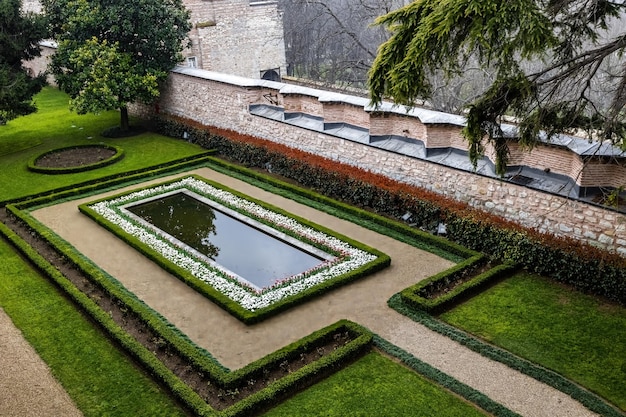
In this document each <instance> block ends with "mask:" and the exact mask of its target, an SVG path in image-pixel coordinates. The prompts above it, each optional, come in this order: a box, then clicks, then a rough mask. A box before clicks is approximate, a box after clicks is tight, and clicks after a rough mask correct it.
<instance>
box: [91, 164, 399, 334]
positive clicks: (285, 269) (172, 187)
mask: <svg viewBox="0 0 626 417" xmlns="http://www.w3.org/2000/svg"><path fill="white" fill-rule="evenodd" d="M79 209H80V211H81V212H82V213H84V214H86V215H88V216H90V217H91V218H93V219H94V220H95V221H97V222H98V223H100V224H102V225H103V226H104V227H106V228H107V229H109V230H110V231H112V232H113V233H115V234H116V235H118V236H119V237H120V238H122V239H123V240H125V241H126V242H128V243H129V244H130V245H131V246H133V247H134V248H136V249H138V250H139V251H141V252H142V253H144V254H146V255H147V256H149V257H150V259H152V260H153V261H155V262H157V263H158V264H160V265H162V266H163V267H165V268H167V269H168V271H171V272H172V274H173V275H174V276H176V277H178V278H179V279H181V280H183V281H184V282H185V283H187V284H188V285H190V286H192V287H193V288H194V289H196V290H197V291H199V292H201V293H202V294H203V295H205V296H206V297H208V298H210V299H211V300H214V301H215V302H217V303H218V304H219V305H220V306H222V307H224V308H225V309H227V310H228V311H229V312H231V313H232V314H234V315H236V316H237V317H238V318H241V319H242V320H246V321H251V322H253V321H254V320H256V316H255V314H258V317H265V315H267V314H270V313H269V312H270V311H271V308H272V306H273V305H274V304H280V305H281V307H280V309H283V308H286V306H291V305H295V304H297V303H301V302H303V301H304V300H306V299H308V298H309V297H314V296H318V295H320V294H321V293H324V292H326V291H329V290H330V289H332V288H335V287H337V286H339V285H344V284H346V283H348V282H352V281H354V280H355V279H359V278H361V277H363V276H365V275H367V274H369V273H372V271H376V270H380V269H382V268H384V267H386V266H388V265H389V263H390V259H389V257H388V256H386V255H385V254H383V253H381V252H379V251H376V250H375V249H373V248H370V247H367V246H365V245H362V244H360V243H359V242H356V241H350V242H348V241H347V240H346V239H345V238H344V237H343V236H341V235H338V234H336V233H334V232H332V231H330V230H327V229H325V230H322V229H323V228H322V227H321V226H318V225H315V224H313V223H311V222H309V221H307V220H306V219H301V218H297V217H295V216H293V215H290V214H289V213H285V212H282V210H281V209H280V208H277V207H273V206H270V205H268V204H265V203H264V202H261V201H258V200H256V201H253V200H251V199H250V198H249V197H248V196H245V195H243V194H238V193H237V192H233V191H231V190H228V189H225V188H224V187H223V186H221V185H220V184H217V183H214V182H211V181H209V180H207V179H204V178H199V177H196V176H189V177H185V178H180V179H177V180H173V181H169V182H164V183H162V184H159V185H153V186H149V187H146V188H142V189H138V190H134V191H129V192H125V193H122V194H119V195H117V196H113V197H106V198H103V199H101V200H98V201H94V202H91V203H85V204H81V205H80V206H79ZM231 301H234V302H235V304H236V305H235V304H233V303H232V302H231ZM277 308H279V307H278V306H277ZM257 312H258V313H257Z"/></svg>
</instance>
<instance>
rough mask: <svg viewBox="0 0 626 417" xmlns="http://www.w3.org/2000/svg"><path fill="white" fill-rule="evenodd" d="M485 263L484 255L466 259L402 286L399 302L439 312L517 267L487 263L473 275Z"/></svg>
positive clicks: (427, 310)
mask: <svg viewBox="0 0 626 417" xmlns="http://www.w3.org/2000/svg"><path fill="white" fill-rule="evenodd" d="M486 264H488V259H487V257H486V256H484V255H477V256H474V257H472V258H469V259H467V260H466V261H464V262H461V263H459V264H457V265H455V266H453V267H452V268H449V269H447V270H445V271H442V272H440V273H438V274H436V275H433V276H432V277H430V278H428V279H425V280H422V281H420V282H418V283H417V284H415V285H412V286H410V287H408V288H406V289H404V290H403V291H401V292H400V296H401V297H402V301H403V302H404V303H406V304H407V305H410V306H411V307H413V308H418V309H420V310H423V311H426V312H428V313H430V314H439V313H441V312H442V311H444V310H445V309H447V308H449V307H450V306H453V305H455V304H457V303H459V302H460V301H462V300H463V299H466V298H468V297H470V296H472V295H474V294H476V293H478V292H480V291H481V290H482V289H483V288H484V287H485V286H487V285H490V284H493V283H494V282H496V281H497V280H499V279H502V278H503V277H505V276H507V275H509V274H511V273H513V272H514V271H515V270H517V269H518V267H517V266H516V265H514V264H500V265H496V266H494V267H490V266H488V265H487V268H488V269H487V270H486V271H484V272H482V273H476V274H475V271H476V270H477V269H479V268H481V267H483V266H485V265H486ZM457 282H460V283H459V284H456V283H457Z"/></svg>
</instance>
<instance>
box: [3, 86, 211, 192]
mask: <svg viewBox="0 0 626 417" xmlns="http://www.w3.org/2000/svg"><path fill="white" fill-rule="evenodd" d="M36 103H37V106H38V108H39V110H38V112H37V113H34V114H30V115H28V116H24V117H20V118H17V119H15V120H12V121H10V122H9V123H7V125H6V126H0V163H1V164H2V172H1V173H0V180H1V181H2V187H1V188H0V201H1V200H7V199H11V198H18V197H23V196H25V195H29V194H33V193H36V192H40V191H45V190H50V189H53V188H57V187H60V186H62V185H68V184H75V183H79V182H82V181H87V180H91V179H94V178H101V177H104V176H106V175H111V174H114V173H117V172H125V171H130V170H134V169H138V168H142V167H147V166H151V165H156V164H159V163H162V162H166V161H171V160H174V159H177V158H183V157H185V156H190V155H195V154H199V153H202V152H204V151H206V150H205V149H202V148H200V147H199V146H196V145H192V144H189V143H187V142H184V141H181V140H176V139H171V138H167V137H165V136H162V135H158V134H155V133H150V132H147V133H143V134H141V135H138V136H133V137H130V138H124V139H110V138H105V137H103V136H101V133H102V132H103V131H104V130H105V129H107V128H110V127H111V126H116V125H117V124H119V113H118V112H115V111H111V112H105V113H101V114H97V115H94V114H86V115H78V114H76V113H72V112H70V111H69V110H68V97H67V96H66V95H65V94H63V93H61V92H59V91H58V90H56V89H54V88H51V87H47V88H44V90H43V91H42V92H41V93H39V94H38V95H37V96H36ZM89 143H107V144H111V145H115V146H118V147H121V148H123V149H124V151H125V156H124V158H123V159H122V160H121V161H119V162H117V163H115V164H113V165H110V166H107V167H104V168H100V169H97V170H93V171H85V172H80V173H73V174H62V175H41V174H38V173H35V172H31V171H29V170H28V169H27V164H28V161H29V160H30V159H32V158H35V157H37V156H38V155H40V154H42V153H44V152H45V151H48V150H51V149H56V148H63V147H67V146H72V145H76V144H89Z"/></svg>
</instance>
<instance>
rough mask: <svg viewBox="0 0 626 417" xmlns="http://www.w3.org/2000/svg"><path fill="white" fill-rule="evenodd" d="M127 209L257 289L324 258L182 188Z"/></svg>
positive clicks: (304, 268)
mask: <svg viewBox="0 0 626 417" xmlns="http://www.w3.org/2000/svg"><path fill="white" fill-rule="evenodd" d="M125 209H126V210H128V211H130V212H131V213H133V214H135V215H136V216H138V217H140V218H142V219H143V220H145V221H147V222H148V223H150V224H152V225H153V226H155V227H157V228H158V229H160V230H162V231H163V232H165V233H167V234H169V235H171V236H172V237H174V238H175V239H177V240H179V241H181V242H183V243H184V244H186V245H188V246H190V247H191V248H193V249H195V250H196V251H198V252H200V253H201V254H203V255H205V256H207V257H208V258H210V259H211V260H213V261H215V262H216V263H217V264H219V265H221V266H222V267H223V268H226V269H228V270H229V271H231V272H233V273H235V274H236V275H238V276H240V277H242V278H243V279H245V280H246V281H248V282H250V283H252V284H254V285H255V286H256V287H258V288H264V287H267V286H270V285H272V284H274V283H275V282H277V281H280V280H282V279H285V278H288V277H290V276H292V275H296V274H299V273H301V272H304V271H306V270H309V269H312V268H314V267H316V266H318V265H319V264H321V263H322V262H324V259H323V258H322V257H320V256H317V255H315V254H313V253H310V252H307V251H305V250H303V249H302V248H300V247H296V246H295V245H294V244H292V243H289V242H287V241H285V240H284V239H281V238H280V237H279V236H275V235H272V234H270V233H269V232H268V231H263V230H261V229H260V228H259V227H255V226H254V225H252V224H250V221H249V220H248V221H245V222H244V221H242V220H240V219H238V218H236V217H235V216H233V215H230V214H226V213H224V212H223V211H221V210H219V209H217V208H215V207H213V206H211V205H209V204H207V203H206V202H203V201H200V200H199V199H197V198H195V197H193V196H192V195H189V194H187V193H184V192H177V193H174V194H170V195H167V196H164V197H160V198H158V199H155V200H151V201H149V202H145V203H141V204H137V205H131V206H126V207H125Z"/></svg>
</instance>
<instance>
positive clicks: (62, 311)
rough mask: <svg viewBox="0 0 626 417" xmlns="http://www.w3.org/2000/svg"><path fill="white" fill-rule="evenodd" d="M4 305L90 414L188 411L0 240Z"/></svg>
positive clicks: (122, 415) (1, 302) (0, 290)
mask: <svg viewBox="0 0 626 417" xmlns="http://www.w3.org/2000/svg"><path fill="white" fill-rule="evenodd" d="M0 259H2V262H0V307H2V308H3V309H4V310H5V311H6V313H7V314H8V315H9V316H10V317H11V319H12V320H13V322H14V323H15V325H16V326H17V327H18V328H19V329H20V330H21V331H22V334H23V335H24V337H25V338H26V339H27V340H28V341H29V343H30V344H31V345H32V346H33V347H34V348H35V350H36V351H37V353H38V354H39V355H40V356H41V357H42V358H43V360H44V361H45V362H46V363H47V364H48V366H49V367H50V368H51V370H52V373H53V374H54V376H55V377H56V378H57V379H58V380H59V381H61V382H62V384H63V386H64V387H65V389H66V390H67V392H68V393H69V394H70V396H71V397H72V400H74V402H75V403H76V405H77V406H78V407H79V409H80V410H81V411H82V412H83V414H84V415H85V416H94V417H97V416H120V417H126V416H183V415H184V414H183V413H182V412H181V410H180V409H179V408H178V406H177V405H176V404H175V403H174V401H173V400H172V399H171V398H170V397H169V396H168V395H166V394H165V393H164V392H163V391H162V389H161V388H160V387H159V386H157V385H156V383H154V382H153V381H152V380H151V379H150V378H149V377H147V376H146V375H145V374H144V373H143V372H141V371H140V370H139V369H138V368H136V366H135V365H134V364H133V363H132V362H130V360H129V359H128V358H127V357H126V356H125V355H123V354H122V353H121V352H120V351H119V350H118V349H117V348H116V347H115V346H114V345H113V344H111V341H110V340H109V339H107V338H106V337H104V335H103V334H102V333H101V332H100V331H99V330H97V329H96V328H95V327H94V326H93V324H92V323H91V322H90V321H89V320H87V319H85V318H84V317H83V316H82V315H81V314H80V313H79V312H78V311H77V310H76V307H75V306H74V305H73V304H72V303H70V302H69V301H68V300H67V299H66V298H65V297H63V296H62V295H61V294H60V293H59V292H58V291H57V289H56V288H55V287H54V286H52V284H50V283H49V282H48V281H46V280H44V279H42V278H41V276H40V275H39V274H38V273H37V272H36V271H34V270H33V269H32V268H31V267H30V266H28V265H27V264H25V263H24V262H23V260H22V259H21V258H20V257H19V256H18V255H17V254H16V253H15V252H14V251H13V250H12V248H11V247H9V246H8V245H7V244H6V243H5V242H4V241H3V240H0Z"/></svg>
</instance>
